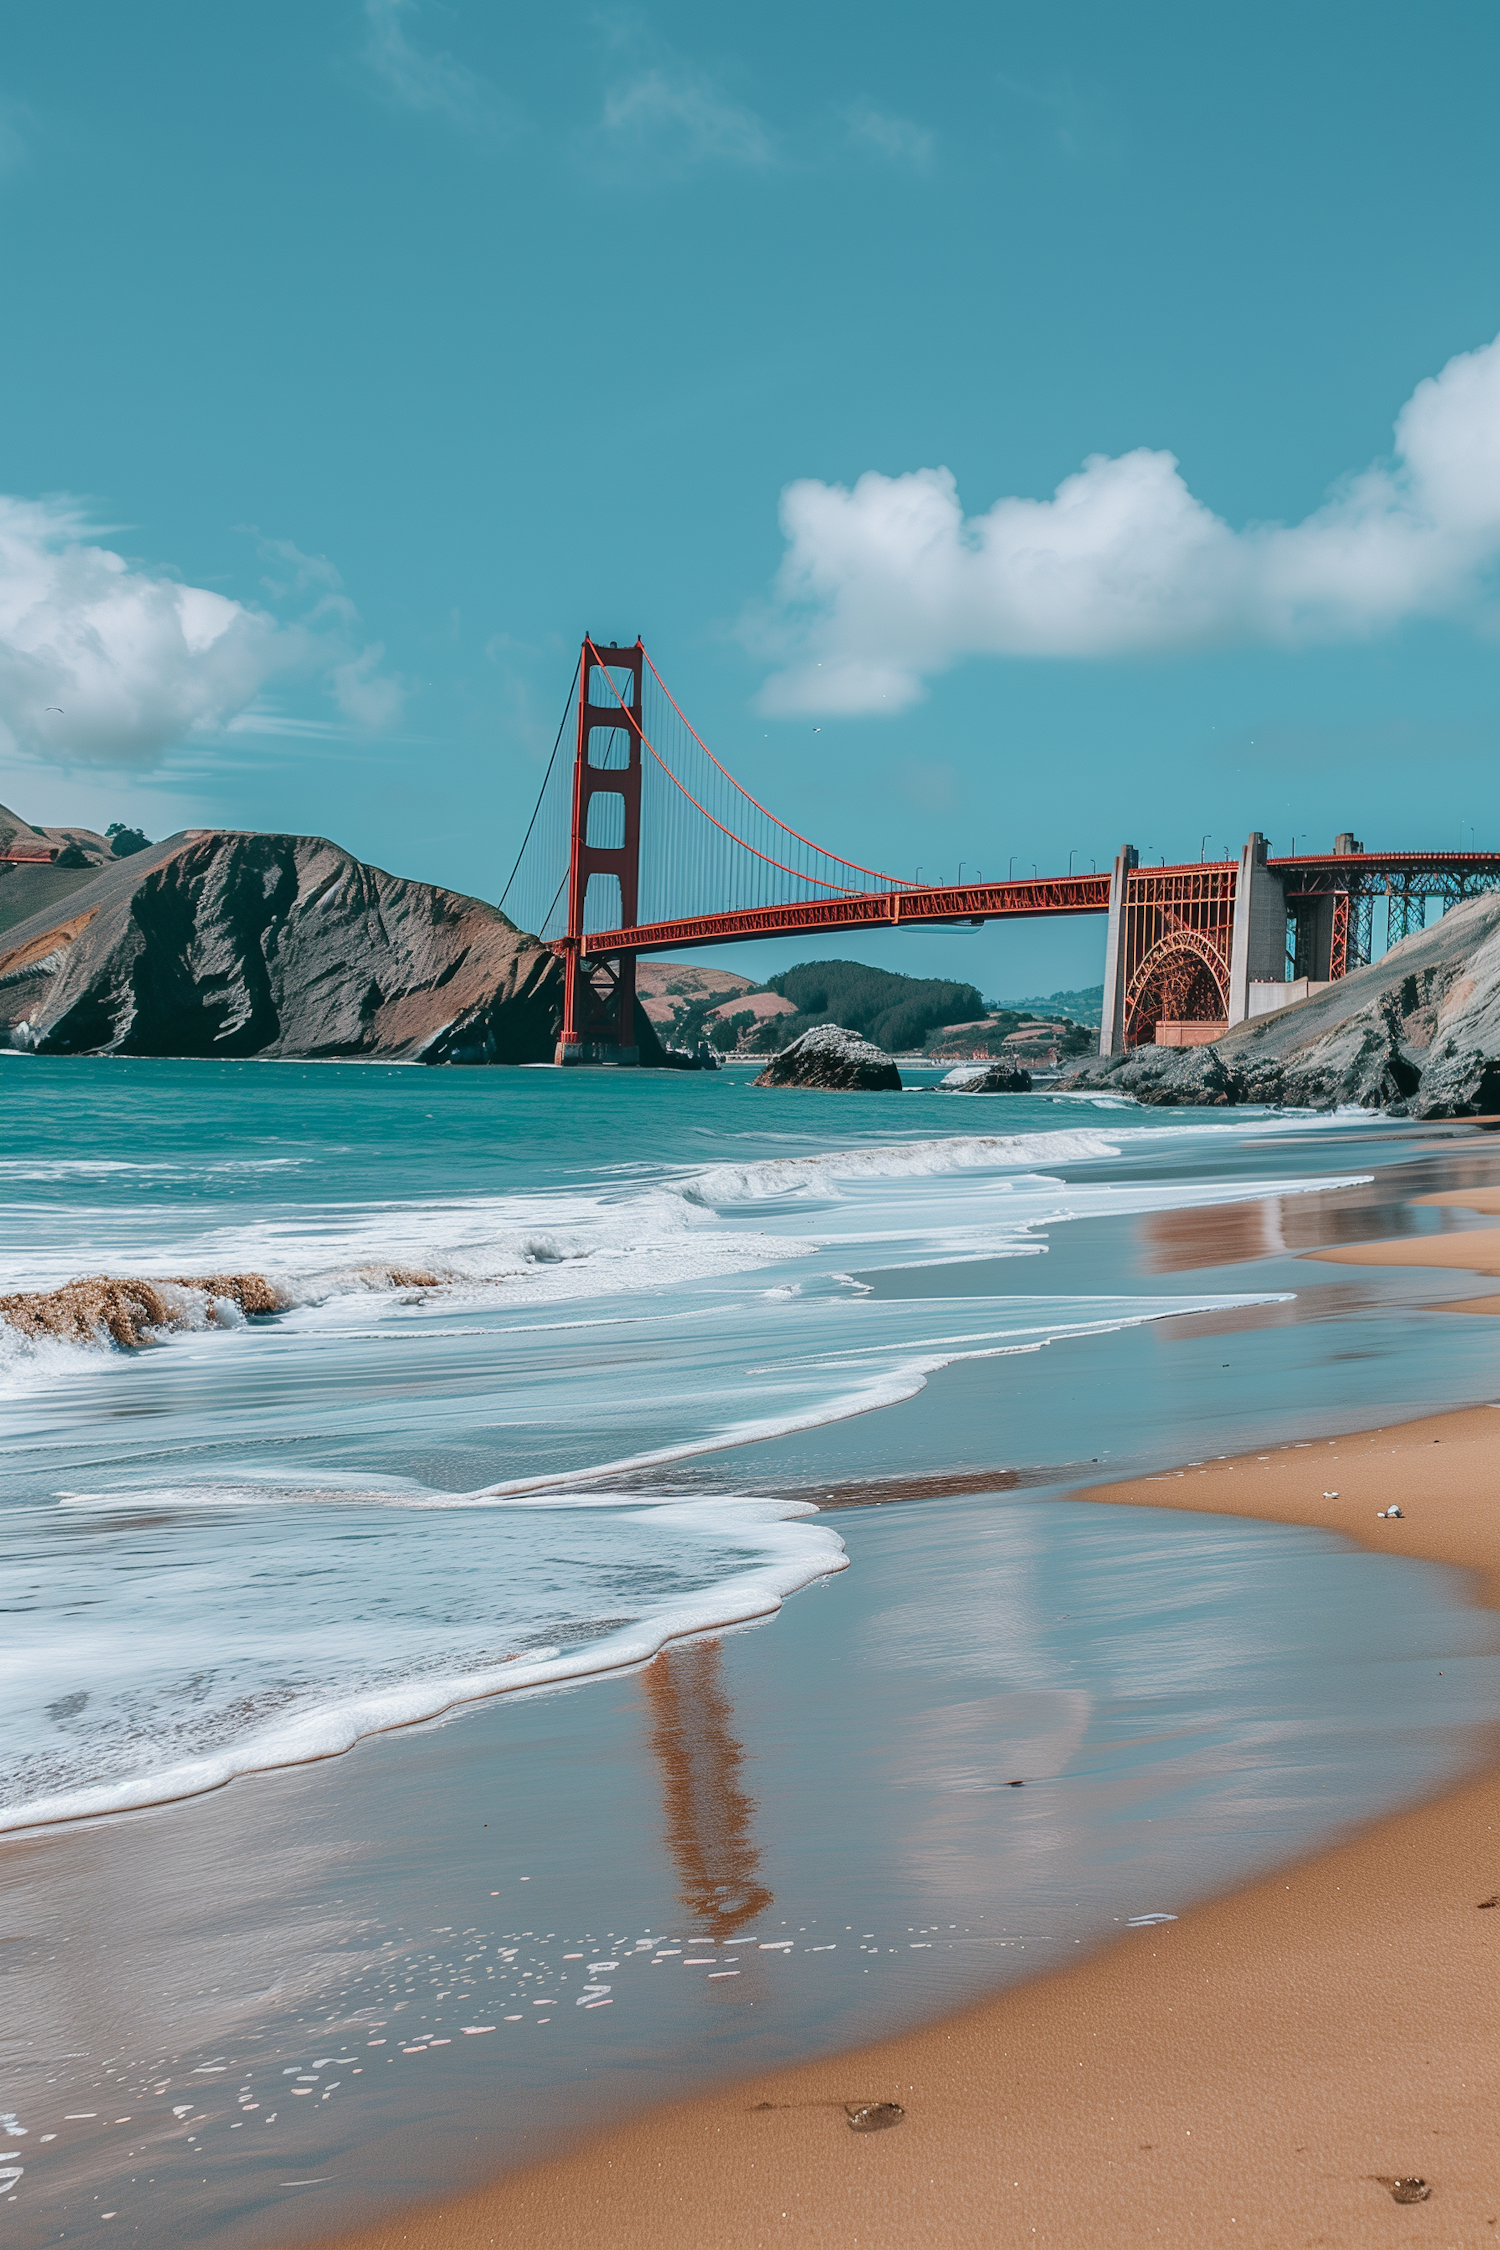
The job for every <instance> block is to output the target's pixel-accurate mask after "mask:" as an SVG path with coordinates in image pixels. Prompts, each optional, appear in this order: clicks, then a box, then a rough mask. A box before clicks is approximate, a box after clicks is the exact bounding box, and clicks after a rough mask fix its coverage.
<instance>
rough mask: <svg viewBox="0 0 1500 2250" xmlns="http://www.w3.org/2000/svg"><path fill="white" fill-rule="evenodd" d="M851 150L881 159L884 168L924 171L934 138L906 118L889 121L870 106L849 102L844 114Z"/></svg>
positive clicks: (922, 126) (929, 159) (884, 115)
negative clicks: (908, 168) (905, 167)
mask: <svg viewBox="0 0 1500 2250" xmlns="http://www.w3.org/2000/svg"><path fill="white" fill-rule="evenodd" d="M844 125H845V127H846V129H847V132H848V135H849V144H850V146H851V148H855V149H858V150H860V151H861V152H862V153H863V154H864V155H866V156H878V157H882V158H883V159H884V160H885V162H886V163H887V164H905V165H909V166H910V167H911V169H912V170H913V171H917V172H920V171H925V169H926V167H927V166H928V165H929V164H930V163H931V162H932V152H933V149H934V146H935V145H936V144H935V140H934V136H933V135H932V134H931V133H930V132H929V131H928V129H927V127H926V126H925V125H914V124H913V123H912V121H911V119H910V118H909V117H891V116H888V115H887V114H886V112H885V111H884V110H881V109H876V108H875V106H874V104H873V103H871V102H851V104H850V105H849V107H848V108H847V109H846V110H845V112H844Z"/></svg>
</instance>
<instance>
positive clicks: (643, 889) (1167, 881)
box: [501, 638, 1500, 1065]
mask: <svg viewBox="0 0 1500 2250" xmlns="http://www.w3.org/2000/svg"><path fill="white" fill-rule="evenodd" d="M570 716H572V718H573V720H574V726H573V759H572V764H571V768H569V767H568V765H566V764H565V763H560V762H559V760H560V753H561V751H562V745H563V741H564V738H565V735H566V733H567V729H568V720H569V717H570ZM982 848H983V847H981V849H982ZM559 878H560V879H559ZM1496 888H1500V853H1497V852H1478V851H1470V852H1462V851H1460V852H1446V851H1425V852H1423V851H1418V852H1411V851H1396V852H1389V851H1382V852H1367V851H1365V849H1364V847H1363V845H1361V844H1360V843H1358V842H1357V841H1356V839H1355V838H1354V837H1353V836H1351V835H1343V836H1340V837H1338V838H1337V839H1336V840H1335V843H1334V847H1333V850H1332V851H1331V852H1326V853H1307V852H1304V853H1301V854H1298V855H1297V856H1295V857H1287V858H1277V859H1273V858H1271V857H1270V855H1269V852H1268V849H1267V845H1266V841H1265V838H1264V837H1263V836H1261V835H1259V834H1255V835H1252V836H1251V838H1250V841H1249V843H1248V844H1247V845H1246V847H1245V850H1244V852H1243V853H1242V854H1241V855H1240V857H1239V858H1238V859H1237V860H1236V859H1231V858H1225V859H1222V860H1207V861H1198V862H1194V863H1189V864H1187V865H1183V866H1173V867H1168V866H1165V865H1163V866H1159V867H1142V866H1141V865H1140V864H1139V860H1138V856H1137V854H1136V853H1135V852H1133V851H1131V850H1129V849H1127V850H1126V851H1124V852H1122V853H1121V854H1120V855H1119V857H1118V859H1117V860H1116V862H1115V865H1114V869H1113V872H1112V873H1110V872H1107V871H1095V870H1091V871H1090V872H1089V873H1088V874H1082V873H1080V874H1077V875H1075V874H1072V873H1071V872H1070V873H1068V874H1067V875H1042V876H1034V877H1032V878H1031V879H1029V880H1028V879H1025V878H1023V879H1022V880H1021V881H1019V882H1016V881H1013V880H1010V879H1007V880H1005V881H1004V882H994V881H986V880H985V879H984V878H983V876H982V875H981V873H980V871H979V869H978V868H977V867H976V868H975V869H974V871H973V876H972V879H971V880H970V881H968V882H962V881H960V882H957V883H952V884H932V883H921V882H917V881H913V880H908V879H907V878H906V877H903V876H896V875H889V874H883V873H881V872H880V871H879V870H878V869H876V868H871V867H865V866H863V865H861V864H860V863H859V862H857V861H854V860H848V859H845V858H844V857H843V856H842V855H841V854H840V853H837V852H831V851H829V850H827V849H826V848H825V847H824V846H822V845H820V844H815V843H814V842H813V841H812V839H811V838H810V837H807V836H804V835H803V834H802V833H801V832H800V831H799V830H797V829H794V828H792V827H790V826H789V825H788V824H787V823H786V822H785V821H783V820H780V819H778V818H777V817H776V815H775V814H774V813H772V812H770V811H769V810H768V809H767V808H766V806H764V805H763V804H761V803H760V801H759V800H758V799H757V798H755V797H752V796H751V794H750V792H749V791H748V790H747V789H746V788H745V787H744V785H743V783H742V782H740V781H738V780H736V778H735V776H734V775H733V774H732V773H731V772H730V771H729V769H728V767H727V766H725V765H723V764H722V763H721V761H720V760H719V759H718V758H717V757H716V756H715V755H714V753H713V751H712V750H711V749H710V748H709V746H708V744H707V743H706V742H705V741H704V740H703V738H702V736H701V735H699V734H698V733H697V731H696V730H695V729H694V727H693V726H692V725H691V723H690V722H689V720H688V719H687V717H686V715H685V714H684V712H683V711H682V710H681V708H680V706H679V705H678V704H677V702H676V700H675V698H674V697H673V695H672V693H671V691H670V689H669V688H668V687H667V685H666V682H665V681H664V680H663V679H662V677H661V675H660V674H659V673H658V671H657V669H656V667H655V665H654V664H653V663H652V661H651V658H650V656H649V654H648V653H647V651H646V649H645V647H644V646H643V644H642V643H641V642H640V641H639V640H637V641H636V642H634V643H633V645H631V646H630V647H624V646H621V645H618V644H615V643H607V644H600V643H598V642H596V641H594V640H592V639H588V638H585V640H584V643H583V648H582V651H581V654H580V658H579V666H578V694H577V703H576V707H574V706H573V705H571V704H570V706H569V709H568V711H565V712H564V715H563V724H562V726H561V727H560V728H559V730H558V737H557V741H556V743H555V744H554V746H553V752H552V759H551V762H550V763H549V765H548V767H547V772H546V775H545V777H544V779H543V782H542V786H541V791H540V793H539V795H538V797H537V801H536V808H535V810H534V811H533V813H532V816H531V822H530V825H529V826H528V828H527V831H526V835H525V838H524V840H523V842H522V845H521V850H520V853H519V854H518V856H517V859H516V864H515V866H514V868H513V869H512V871H511V877H510V881H509V883H507V885H506V891H505V895H504V896H503V897H502V900H501V904H502V906H503V905H504V904H505V899H506V898H508V897H510V896H511V894H512V892H513V891H514V893H515V903H514V906H513V912H514V913H516V914H518V915H520V916H521V917H522V922H521V923H519V924H518V925H517V926H524V927H526V928H528V929H531V930H533V931H534V932H535V933H536V935H537V936H538V937H540V938H542V939H543V940H544V941H545V942H546V943H547V944H549V945H550V946H551V947H552V949H553V950H554V952H556V953H557V954H558V955H559V956H560V958H561V960H562V964H563V1020H562V1029H561V1033H560V1035H559V1038H558V1041H557V1048H556V1057H557V1060H558V1062H560V1063H574V1064H576V1063H595V1064H600V1063H602V1064H615V1065H621V1064H624V1065H629V1064H632V1063H637V1062H639V1060H640V1048H639V1044H638V1041H637V1035H636V1022H637V1016H636V959H637V956H638V955H640V954H643V953H644V954H652V953H675V952H681V951H683V950H685V949H686V948H688V947H699V946H706V945H730V944H738V943H743V942H744V941H745V940H746V939H753V938H768V937H792V936H797V937H802V938H835V939H838V940H841V941H844V942H847V941H848V940H849V939H851V938H852V939H856V940H857V939H858V938H859V937H860V936H861V935H862V934H864V933H868V932H870V931H876V930H890V929H892V928H896V927H902V926H904V927H907V928H928V929H933V928H942V927H947V928H950V929H952V928H966V927H974V926H976V925H978V924H979V923H982V922H989V921H1008V920H1011V919H1013V918H1016V917H1019V916H1027V917H1030V916H1035V915H1064V914H1067V915H1071V914H1097V915H1099V916H1101V917H1104V916H1107V917H1108V934H1107V937H1106V942H1105V949H1104V951H1105V962H1104V986H1105V1006H1104V1026H1103V1032H1102V1036H1101V1040H1100V1045H1101V1048H1102V1050H1103V1052H1104V1053H1106V1054H1109V1053H1115V1052H1118V1051H1120V1050H1121V1049H1122V1048H1125V1047H1131V1046H1137V1045H1140V1044H1141V1043H1143V1042H1148V1041H1155V1042H1156V1043H1157V1044H1158V1045H1187V1044H1193V1045H1196V1044H1198V1043H1200V1042H1202V1041H1208V1040H1213V1039H1217V1038H1219V1037H1220V1036H1221V1035H1222V1034H1223V1033H1224V1032H1226V1031H1228V1030H1230V1029H1232V1028H1233V1027H1234V1025H1236V1024H1238V1023H1242V1022H1244V1021H1245V1020H1246V1019H1247V1018H1248V1017H1250V1016H1254V1015H1259V1014H1263V1013H1266V1012H1268V1011H1271V1010H1274V1009H1277V1008H1281V1007H1285V1006H1288V1005H1289V1004H1291V1003H1292V1002H1293V1001H1295V1000H1298V999H1300V998H1302V997H1303V996H1304V995H1306V994H1307V993H1308V992H1309V991H1317V990H1319V989H1320V988H1321V987H1322V986H1323V985H1325V984H1327V983H1330V982H1336V981H1337V980H1338V979H1339V978H1341V977H1343V976H1345V975H1347V974H1348V973H1349V972H1350V971H1351V970H1354V969H1357V968H1358V967H1360V966H1361V964H1362V963H1364V962H1366V961H1368V960H1370V959H1371V957H1372V952H1373V918H1374V915H1375V911H1376V906H1377V902H1378V901H1381V900H1383V902H1384V911H1383V917H1382V918H1383V924H1384V933H1385V939H1386V943H1387V944H1388V945H1389V944H1395V943H1397V942H1398V941H1399V940H1400V939H1401V938H1403V937H1406V936H1407V935H1408V934H1410V933H1411V932H1412V931H1414V930H1417V929H1420V928H1421V927H1422V926H1423V923H1424V920H1425V916H1426V911H1427V902H1428V900H1429V899H1435V900H1437V901H1438V903H1439V908H1440V910H1441V909H1443V908H1446V907H1447V906H1450V905H1455V904H1457V903H1459V902H1461V901H1462V900H1463V899H1465V898H1467V897H1470V896H1471V895H1472V894H1473V893H1474V892H1475V891H1479V890H1490V889H1496ZM565 894H566V905H565V906H564V905H563V899H564V895H565ZM560 910H561V912H560ZM643 916H644V918H643Z"/></svg>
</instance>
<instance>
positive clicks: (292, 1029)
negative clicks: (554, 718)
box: [0, 830, 659, 1063]
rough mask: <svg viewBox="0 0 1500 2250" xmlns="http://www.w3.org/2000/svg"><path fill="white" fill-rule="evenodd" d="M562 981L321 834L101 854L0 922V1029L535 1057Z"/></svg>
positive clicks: (434, 889)
mask: <svg viewBox="0 0 1500 2250" xmlns="http://www.w3.org/2000/svg"><path fill="white" fill-rule="evenodd" d="M561 985H562V979H561V970H560V967H559V964H558V962H557V960H556V959H555V957H554V956H553V955H552V954H551V953H549V952H548V951H547V950H546V948H545V947H543V946H542V945H540V944H539V943H538V942H537V940H536V939H535V938H531V937H527V936H525V935H524V934H523V933H522V932H520V931H518V930H517V929H515V928H514V926H513V925H512V924H511V923H510V922H508V921H507V920H506V918H505V916H504V915H503V914H501V913H500V912H499V911H498V910H497V909H496V908H495V907H493V906H487V905H485V904H484V903H483V901H481V900H479V899H474V898H466V897H465V896H464V895H463V894H462V893H461V892H458V891H449V890H443V889H441V888H439V887H438V886H436V885H434V884H431V883H414V882H408V881H406V880H404V879H403V878H402V877H400V876H396V875H388V874H386V873H385V872H384V871H383V869H381V868H378V867H369V866H366V865H365V864H364V863H363V862H362V861H360V860H357V859H355V858H354V857H353V856H352V855H351V854H350V853H348V852H346V851H343V850H341V849H340V847H339V846H338V845H337V844H333V843H330V842H328V840H327V839H326V838H324V837H319V836H281V835H272V834H261V833H255V832H236V831H226V830H195V831H190V832H188V833H186V834H183V835H179V836H173V837H169V838H168V839H167V840H166V842H165V843H162V844H157V845H153V846H152V847H151V848H150V849H149V850H147V851H144V852H139V853H137V854H135V855H134V856H133V857H132V858H129V859H126V860H122V861H118V862H113V863H111V864H109V865H106V866H105V867H104V868H103V869H102V870H101V872H100V873H98V874H97V875H95V876H94V877H92V879H90V880H88V881H86V882H84V883H83V884H82V885H81V886H80V887H79V888H77V889H75V890H74V891H73V892H72V893H71V895H70V896H69V897H68V898H67V899H66V900H65V901H62V902H59V903H56V904H51V905H45V906H43V907H42V908H41V909H40V910H39V911H38V912H36V913H33V914H32V915H30V916H29V917H28V918H26V919H25V920H22V921H21V922H19V923H16V924H15V925H14V926H13V927H11V928H10V929H9V930H8V931H7V932H6V934H5V939H4V944H3V949H0V1043H5V1041H6V1040H7V1039H8V1041H9V1043H10V1044H11V1045H13V1046H20V1047H24V1048H28V1049H32V1050H34V1051H38V1052H41V1053H44V1054H75V1055H77V1054H121V1055H263V1056H293V1055H298V1056H321V1057H328V1058H332V1057H337V1056H368V1057H372V1058H373V1057H382V1058H386V1059H389V1060H410V1061H422V1062H473V1063H480V1062H504V1063H521V1062H550V1061H551V1059H552V1053H553V1043H554V1040H555V1038H556V1034H557V1028H558V1020H559V1016H560V1012H561ZM640 1029H641V1030H643V1031H644V1034H645V1037H644V1041H643V1056H642V1059H643V1060H646V1059H648V1056H647V1052H646V1051H645V1050H647V1049H649V1050H651V1052H650V1058H649V1059H652V1060H654V1059H656V1054H657V1053H659V1049H658V1048H657V1046H656V1042H655V1040H654V1038H653V1036H652V1035H651V1033H650V1030H649V1027H648V1026H641V1027H640Z"/></svg>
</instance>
